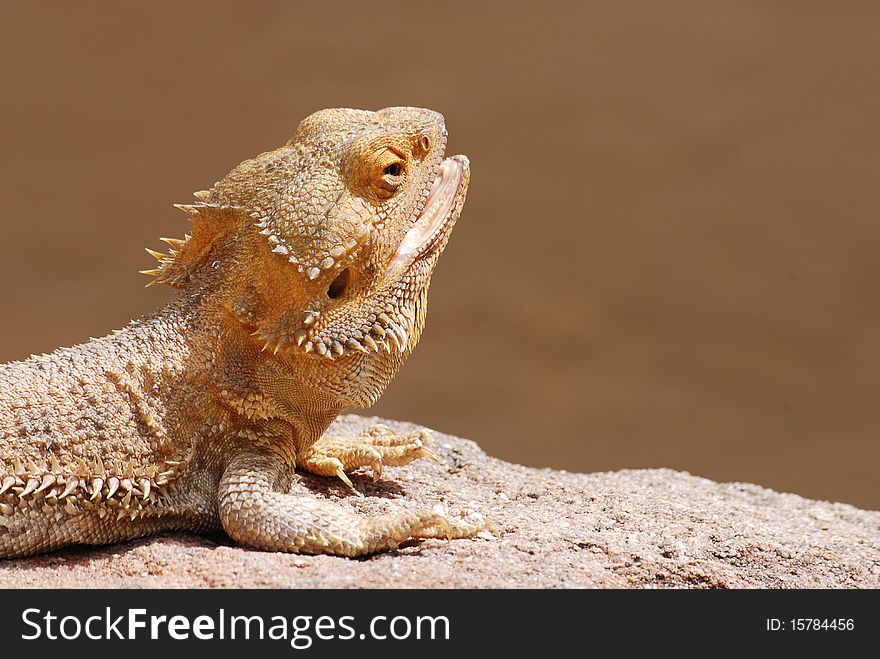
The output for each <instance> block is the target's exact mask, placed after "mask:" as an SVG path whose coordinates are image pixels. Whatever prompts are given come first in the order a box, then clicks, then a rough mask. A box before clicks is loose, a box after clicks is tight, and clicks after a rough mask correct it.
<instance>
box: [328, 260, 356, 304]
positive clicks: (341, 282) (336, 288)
mask: <svg viewBox="0 0 880 659" xmlns="http://www.w3.org/2000/svg"><path fill="white" fill-rule="evenodd" d="M350 279H351V269H350V268H345V270H343V271H342V272H340V273H339V274H338V275H337V276H336V279H334V280H333V281H332V282H331V283H330V287H329V288H328V289H327V297H329V298H330V299H331V300H336V299H337V298H340V297H342V296H343V295H344V294H345V291H346V289H347V288H348V282H349V280H350Z"/></svg>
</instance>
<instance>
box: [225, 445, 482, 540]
mask: <svg viewBox="0 0 880 659" xmlns="http://www.w3.org/2000/svg"><path fill="white" fill-rule="evenodd" d="M284 470H285V466H284V465H283V464H282V463H280V462H278V461H277V460H275V459H273V458H272V457H270V456H265V455H242V456H239V457H237V458H236V459H234V460H233V461H232V463H231V464H230V466H229V467H228V468H227V470H226V472H225V473H224V475H223V478H222V479H221V483H220V489H219V492H218V495H219V513H220V521H221V523H222V525H223V528H224V529H225V530H226V532H227V533H228V534H229V536H230V537H231V538H232V539H233V540H235V541H237V542H239V543H241V544H243V545H247V546H250V547H255V548H257V549H263V550H267V551H286V552H293V553H300V554H335V555H337V556H364V555H367V554H373V553H376V552H381V551H388V550H389V549H396V548H397V547H399V546H400V545H401V544H402V543H404V542H408V541H411V540H418V539H426V538H442V539H449V540H452V539H456V538H471V537H473V536H475V535H477V534H479V533H480V532H481V531H483V530H491V527H490V526H489V525H487V524H486V523H485V522H484V521H483V520H481V519H476V518H475V516H471V517H464V518H462V517H455V516H452V515H447V514H446V512H445V510H443V509H437V510H417V511H414V512H392V513H386V514H382V515H371V516H365V515H359V514H356V513H353V512H351V511H349V510H346V509H345V508H343V507H342V506H340V505H338V504H336V503H333V502H331V501H326V500H321V499H316V498H315V497H313V496H309V495H300V494H290V493H287V492H279V491H277V490H275V486H276V484H277V482H278V478H279V475H280V474H281V473H282V472H283V471H284Z"/></svg>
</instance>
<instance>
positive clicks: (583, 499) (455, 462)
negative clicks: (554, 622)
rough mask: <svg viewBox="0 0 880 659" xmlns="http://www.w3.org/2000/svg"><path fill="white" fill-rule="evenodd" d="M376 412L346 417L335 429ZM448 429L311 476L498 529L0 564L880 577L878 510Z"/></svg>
mask: <svg viewBox="0 0 880 659" xmlns="http://www.w3.org/2000/svg"><path fill="white" fill-rule="evenodd" d="M369 421H378V419H374V420H365V419H362V418H360V417H354V416H347V417H343V418H342V419H340V421H339V422H337V423H338V426H337V428H336V429H337V430H340V431H344V432H349V431H351V432H353V431H356V430H357V429H359V428H360V427H361V426H363V425H364V424H366V423H367V422H369ZM384 423H387V424H388V425H390V426H392V427H395V428H398V429H407V428H411V427H413V426H411V425H410V424H404V423H395V422H384ZM435 440H436V441H435V445H434V447H433V448H434V450H435V452H436V453H437V454H438V455H439V456H440V458H441V462H440V463H433V462H429V461H426V460H421V461H418V462H416V463H414V464H412V465H410V466H408V467H401V468H397V469H395V468H389V469H387V470H386V473H385V475H384V476H383V478H382V479H381V480H380V481H379V482H378V483H375V484H374V483H373V482H372V481H371V479H370V478H369V477H368V476H367V475H360V474H355V475H354V477H353V478H352V480H353V482H354V484H355V486H356V487H358V488H359V489H360V491H361V492H362V493H363V494H364V495H365V496H364V497H362V498H361V497H357V496H355V495H353V494H352V493H351V492H350V491H349V490H348V489H347V488H346V487H345V486H344V485H343V484H342V483H341V482H337V481H334V480H332V479H321V478H313V477H310V478H306V479H305V483H304V486H306V487H308V488H309V489H310V490H312V491H313V492H314V494H315V496H324V497H329V498H331V499H334V500H337V501H338V502H339V503H340V505H344V506H348V507H350V508H351V509H353V510H358V511H362V512H379V511H383V510H386V509H389V508H391V507H402V506H406V507H420V506H428V507H432V506H434V505H436V504H437V503H438V502H439V503H442V504H443V505H445V506H446V507H447V508H448V510H449V511H450V512H455V511H459V510H468V511H477V512H479V513H481V514H483V515H485V517H486V518H487V519H488V520H489V521H490V522H491V523H492V524H493V525H494V526H495V527H496V528H497V530H498V531H499V532H500V537H492V536H491V535H489V534H484V535H485V536H486V537H481V538H477V539H475V540H470V541H468V540H455V541H452V542H448V543H447V542H445V541H434V540H432V541H425V542H421V543H414V544H413V545H411V546H406V547H402V548H400V549H399V550H398V551H396V552H393V553H388V554H381V555H377V556H373V557H370V558H368V559H366V560H350V559H344V558H335V557H330V556H295V555H289V554H271V553H262V552H257V551H251V550H247V549H241V548H239V547H236V546H234V545H232V543H231V542H230V541H229V540H228V539H226V538H225V537H222V536H221V537H213V538H199V537H196V536H191V535H183V534H168V535H163V536H157V537H153V538H146V539H144V540H140V541H136V542H129V543H124V544H118V545H111V546H108V547H100V548H74V549H68V550H64V551H61V552H55V553H53V554H48V555H44V556H38V557H34V558H30V559H24V560H7V561H0V587H44V588H58V587H90V588H95V587H109V588H119V587H492V588H494V587H615V588H619V587H699V588H705V587H720V588H726V587H733V588H735V587H768V588H794V587H806V588H820V587H821V588H829V587H830V588H837V587H874V588H876V587H880V512H869V511H863V510H858V509H856V508H853V507H852V506H849V505H845V504H839V503H827V502H822V501H811V500H808V499H804V498H802V497H799V496H796V495H794V494H779V493H776V492H773V491H771V490H767V489H765V488H761V487H758V486H755V485H746V484H742V483H721V484H720V483H715V482H712V481H709V480H706V479H703V478H697V477H695V476H691V475H689V474H685V473H680V472H674V471H670V470H665V469H658V470H625V471H619V472H614V473H597V474H572V473H567V472H563V471H554V470H549V469H531V468H527V467H522V466H519V465H514V464H510V463H507V462H503V461H501V460H496V459H494V458H490V457H488V456H486V455H485V453H483V452H482V451H481V450H480V449H479V447H478V446H477V445H476V444H474V443H473V442H470V441H467V440H463V439H457V438H454V437H450V436H448V435H442V434H439V433H435Z"/></svg>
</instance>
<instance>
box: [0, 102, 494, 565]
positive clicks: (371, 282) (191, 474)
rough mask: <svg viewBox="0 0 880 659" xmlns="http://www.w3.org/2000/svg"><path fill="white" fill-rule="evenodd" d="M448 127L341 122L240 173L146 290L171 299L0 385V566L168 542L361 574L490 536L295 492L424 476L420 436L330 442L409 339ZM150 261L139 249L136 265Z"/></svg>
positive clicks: (21, 366) (403, 112)
mask: <svg viewBox="0 0 880 659" xmlns="http://www.w3.org/2000/svg"><path fill="white" fill-rule="evenodd" d="M445 144H446V129H445V125H444V121H443V117H442V116H441V115H439V114H437V113H435V112H432V111H430V110H423V109H418V108H387V109H385V110H380V111H378V112H368V111H362V110H349V109H335V110H324V111H321V112H318V113H315V114H313V115H311V116H310V117H308V118H306V119H305V120H304V121H303V122H302V123H301V124H300V126H299V128H298V129H297V131H296V134H295V136H294V137H293V138H292V139H291V140H290V141H289V142H288V143H287V144H285V145H284V146H282V147H280V148H278V149H276V150H274V151H270V152H267V153H263V154H261V155H260V156H257V157H256V158H254V159H252V160H247V161H245V162H243V163H241V164H240V165H239V166H238V167H236V168H235V169H233V170H232V171H231V172H230V173H229V174H228V175H227V176H226V177H225V178H224V179H222V180H221V181H219V182H218V183H216V184H215V185H214V187H213V188H212V189H211V190H207V191H202V192H198V193H196V195H195V196H196V198H197V201H196V203H194V204H190V205H183V206H179V207H180V208H181V209H182V210H184V211H185V212H186V213H187V214H188V215H189V217H190V219H191V220H192V233H191V235H187V236H186V237H185V239H183V240H174V239H163V240H165V242H167V243H168V244H169V245H170V246H171V249H170V251H169V252H168V253H167V254H160V253H158V252H152V251H151V253H153V254H154V256H156V257H157V258H158V259H159V261H160V265H159V267H158V268H156V269H155V270H151V271H146V272H147V274H150V275H152V276H153V277H154V278H155V279H154V282H151V283H155V282H162V283H165V284H168V285H170V286H173V287H175V288H178V289H180V293H179V295H178V297H177V298H175V299H174V300H173V301H172V302H171V303H169V304H168V305H167V306H165V307H164V308H162V309H160V310H158V311H156V312H154V313H153V314H150V315H148V316H145V317H143V318H141V319H138V320H136V321H133V322H132V323H130V324H129V325H128V326H127V327H125V328H124V329H122V330H118V331H116V332H114V333H112V334H111V335H108V336H106V337H103V338H99V339H93V340H91V341H89V342H87V343H84V344H81V345H78V346H74V347H71V348H62V349H59V350H56V351H55V352H53V353H51V354H49V355H41V356H32V357H31V358H30V359H28V360H25V361H21V362H12V363H9V364H4V365H2V366H0V557H12V556H26V555H30V554H34V553H38V552H42V551H47V550H52V549H56V548H59V547H63V546H66V545H71V544H104V543H109V542H115V541H120V540H124V539H130V538H134V537H139V536H143V535H147V534H150V533H154V532H157V531H160V530H165V529H180V530H192V531H196V532H201V531H209V530H219V529H223V530H225V531H226V533H228V534H229V536H230V537H232V538H233V539H234V540H236V541H238V542H240V543H242V544H245V545H248V546H251V547H255V548H258V549H264V550H274V551H290V552H302V553H330V554H338V555H344V556H357V555H362V554H368V553H372V552H376V551H381V550H384V549H387V548H391V547H395V546H397V543H399V542H403V541H406V540H409V539H413V538H430V537H469V536H472V535H474V534H475V533H477V532H478V531H479V530H480V529H481V528H483V525H481V524H479V523H475V522H472V521H468V520H461V519H448V518H446V517H445V516H443V515H440V514H438V513H437V512H434V511H428V510H425V511H420V512H413V513H402V512H401V513H391V514H387V515H382V516H373V517H366V516H359V515H355V514H353V513H350V512H348V511H346V510H344V509H343V508H342V507H340V506H337V505H335V504H332V503H331V502H329V501H324V500H319V499H316V498H310V497H306V496H297V495H293V494H291V493H290V492H289V489H290V486H291V484H292V482H293V479H295V478H296V471H297V470H300V471H308V472H311V473H315V474H320V475H325V476H338V477H339V478H341V479H343V480H344V481H345V482H346V483H347V484H348V485H351V482H350V481H349V479H348V477H347V476H346V473H345V472H346V471H350V470H353V469H357V468H359V467H369V468H371V469H372V470H373V473H374V475H377V474H378V473H379V471H380V470H381V468H382V466H383V465H392V466H394V465H403V464H407V463H408V462H411V461H412V460H415V459H417V458H421V457H432V454H431V453H430V451H429V450H428V449H427V448H426V445H427V444H428V442H429V435H428V434H427V432H426V431H419V432H413V433H408V434H405V435H394V434H393V433H391V432H390V431H388V430H387V429H384V428H382V427H375V428H372V429H370V430H368V431H367V432H365V433H364V434H362V435H361V436H359V437H355V438H340V437H327V436H324V431H325V430H326V429H327V427H328V426H329V425H330V423H331V422H332V421H333V420H334V419H335V418H336V417H337V416H338V415H339V413H340V412H341V411H343V410H344V409H346V408H348V407H367V406H369V405H371V404H373V403H374V402H375V401H376V400H377V399H378V398H379V396H380V395H381V394H382V392H383V391H384V389H385V387H386V386H387V385H388V383H389V382H390V381H391V379H392V378H393V376H394V375H395V373H396V372H397V370H398V369H399V367H400V366H401V364H402V363H403V361H404V360H405V359H406V357H407V356H408V355H409V354H410V352H411V351H412V349H413V348H414V347H415V345H416V343H417V342H418V339H419V336H420V335H421V332H422V329H423V327H424V323H425V313H426V304H427V292H428V286H429V283H430V279H431V274H432V272H433V269H434V266H435V264H436V262H437V259H438V257H439V255H440V253H441V252H442V251H443V249H444V247H445V245H446V242H447V240H448V238H449V235H450V232H451V230H452V228H453V226H454V224H455V221H456V220H457V218H458V216H459V214H460V212H461V208H462V205H463V204H464V199H465V194H466V191H467V185H468V181H469V175H470V170H469V164H468V161H467V159H466V158H465V157H463V156H454V157H452V158H446V159H444V151H445ZM148 251H150V250H148Z"/></svg>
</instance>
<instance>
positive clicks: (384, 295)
mask: <svg viewBox="0 0 880 659" xmlns="http://www.w3.org/2000/svg"><path fill="white" fill-rule="evenodd" d="M445 147H446V128H445V125H444V120H443V117H442V115H440V114H438V113H436V112H433V111H431V110H425V109H420V108H408V107H397V108H386V109H384V110H380V111H378V112H368V111H364V110H351V109H331V110H323V111H321V112H317V113H315V114H313V115H311V116H309V117H307V118H306V119H305V120H304V121H303V122H302V123H301V124H300V125H299V127H298V129H297V131H296V133H295V135H294V137H293V138H292V139H291V140H290V141H289V142H287V144H285V145H284V146H282V147H281V148H279V149H276V150H274V151H270V152H267V153H263V154H261V155H260V156H258V157H256V158H254V159H252V160H247V161H245V162H243V163H241V164H240V165H239V166H238V167H236V168H235V169H234V170H233V171H232V172H230V173H229V174H228V175H227V176H226V177H225V178H224V179H223V180H221V181H220V182H218V183H217V184H216V185H215V186H214V188H213V189H211V190H210V191H207V192H202V193H197V194H196V197H197V198H198V199H199V203H197V204H193V205H190V206H184V207H182V208H183V209H184V210H185V211H187V212H188V213H189V214H190V215H191V216H192V219H193V235H192V236H191V237H187V240H186V241H185V242H183V243H181V242H180V241H168V242H171V243H172V247H173V249H172V254H170V255H158V256H159V258H160V261H162V267H161V268H159V269H158V270H156V271H150V272H151V274H155V275H156V280H158V281H163V282H165V283H169V284H171V285H173V286H178V287H181V288H188V289H199V290H210V291H213V293H212V294H213V295H214V296H215V297H218V298H220V299H222V300H223V301H224V304H225V306H226V307H227V308H228V309H229V311H230V312H231V315H232V316H233V317H234V318H235V319H236V320H237V322H239V323H240V324H241V325H243V326H244V327H245V328H246V329H247V330H248V331H249V333H250V335H251V337H252V340H253V342H254V344H255V345H258V347H259V349H260V350H261V351H262V352H263V353H268V355H271V356H272V357H273V359H274V360H275V362H276V364H277V365H279V366H281V367H282V370H283V371H284V372H288V373H295V374H303V375H297V377H300V378H306V379H308V378H311V379H310V380H309V381H308V382H303V383H300V387H301V386H303V385H304V386H307V387H309V388H310V389H311V390H312V391H316V392H321V394H322V395H323V396H325V397H329V398H337V399H339V400H338V402H339V403H340V404H345V405H359V406H361V405H362V406H366V405H370V404H372V403H373V402H375V400H376V399H378V397H379V395H381V393H382V391H384V388H385V386H386V385H387V384H388V382H389V381H390V380H391V378H392V377H393V375H394V373H395V372H396V371H397V369H398V368H399V366H400V364H401V363H402V362H403V360H404V359H405V358H406V356H407V355H408V354H409V353H410V352H411V351H412V349H413V348H414V347H415V345H416V343H417V342H418V340H419V337H420V335H421V332H422V329H423V327H424V323H425V314H426V305H427V292H428V286H429V284H430V280H431V275H432V272H433V269H434V266H435V264H436V262H437V259H438V257H439V255H440V253H441V252H442V251H443V249H444V247H445V246H446V242H447V240H448V239H449V235H450V233H451V231H452V228H453V226H454V224H455V222H456V220H457V218H458V216H459V214H460V212H461V209H462V206H463V204H464V200H465V194H466V191H467V186H468V181H469V175H470V171H469V164H468V160H467V158H465V157H464V156H453V157H451V158H446V159H444V151H445ZM208 264H212V265H213V268H214V270H215V271H211V268H209V267H208ZM221 289H222V292H220V290H221Z"/></svg>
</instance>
